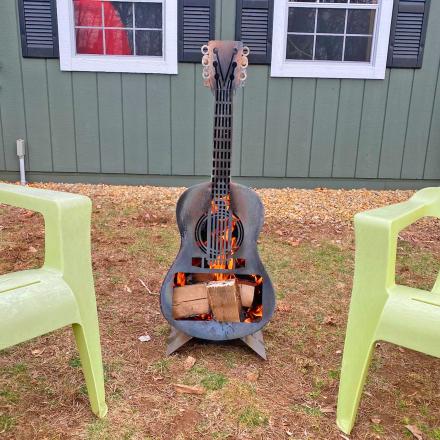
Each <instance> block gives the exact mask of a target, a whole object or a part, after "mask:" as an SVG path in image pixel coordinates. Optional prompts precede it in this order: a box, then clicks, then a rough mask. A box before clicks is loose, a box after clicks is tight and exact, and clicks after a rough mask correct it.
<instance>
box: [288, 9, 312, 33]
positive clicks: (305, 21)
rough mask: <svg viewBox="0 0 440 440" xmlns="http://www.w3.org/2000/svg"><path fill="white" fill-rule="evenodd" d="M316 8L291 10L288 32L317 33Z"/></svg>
mask: <svg viewBox="0 0 440 440" xmlns="http://www.w3.org/2000/svg"><path fill="white" fill-rule="evenodd" d="M315 13H316V9H315V8H289V21H288V25H287V31H288V32H311V33H313V32H314V31H315Z"/></svg>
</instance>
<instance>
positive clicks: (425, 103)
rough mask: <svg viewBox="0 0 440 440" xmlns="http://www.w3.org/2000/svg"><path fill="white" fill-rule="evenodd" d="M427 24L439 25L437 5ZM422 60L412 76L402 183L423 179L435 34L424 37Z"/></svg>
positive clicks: (436, 57)
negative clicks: (420, 65)
mask: <svg viewBox="0 0 440 440" xmlns="http://www.w3.org/2000/svg"><path fill="white" fill-rule="evenodd" d="M429 20H430V23H439V22H440V3H439V2H435V1H432V2H431V7H430V13H429ZM431 29H432V28H431ZM423 59H424V61H423V67H422V69H420V70H416V71H415V72H414V84H413V88H412V97H411V107H410V110H409V118H408V127H407V135H406V140H405V149H404V155H403V164H402V176H401V177H402V178H403V179H421V178H423V170H424V167H425V158H426V150H427V147H428V136H429V127H430V122H431V114H432V108H433V103H434V97H435V89H436V84H437V75H438V70H439V61H440V50H439V47H438V36H437V35H436V33H434V32H430V33H428V34H427V38H426V46H425V51H424V56H423Z"/></svg>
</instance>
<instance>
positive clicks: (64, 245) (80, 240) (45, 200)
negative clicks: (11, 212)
mask: <svg viewBox="0 0 440 440" xmlns="http://www.w3.org/2000/svg"><path fill="white" fill-rule="evenodd" d="M0 203H4V204H7V205H11V206H16V207H19V208H25V209H29V210H30V211H36V212H39V213H41V214H42V215H43V217H44V228H45V263H44V266H45V267H51V268H54V269H57V270H60V271H61V272H63V273H64V272H65V271H66V268H67V267H69V266H70V265H71V264H72V263H75V259H77V258H81V259H83V258H85V259H86V260H87V261H89V262H90V215H91V201H90V199H89V198H88V197H85V196H81V195H77V194H70V193H64V192H58V191H49V190H44V189H37V188H29V187H23V186H18V185H10V184H5V183H0Z"/></svg>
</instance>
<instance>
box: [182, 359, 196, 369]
mask: <svg viewBox="0 0 440 440" xmlns="http://www.w3.org/2000/svg"><path fill="white" fill-rule="evenodd" d="M195 363H196V358H195V357H192V356H188V357H187V358H186V359H185V362H184V364H183V367H184V368H185V370H187V371H188V370H191V368H192V367H193V366H194V364H195Z"/></svg>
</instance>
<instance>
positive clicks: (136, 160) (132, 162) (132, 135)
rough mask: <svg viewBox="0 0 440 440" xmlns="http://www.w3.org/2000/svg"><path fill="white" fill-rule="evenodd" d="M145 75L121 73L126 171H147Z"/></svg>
mask: <svg viewBox="0 0 440 440" xmlns="http://www.w3.org/2000/svg"><path fill="white" fill-rule="evenodd" d="M145 78H146V76H145V75H138V74H130V73H127V74H123V75H122V109H123V113H122V117H123V127H124V164H125V172H126V173H134V174H147V173H148V145H147V104H146V100H147V86H146V80H145Z"/></svg>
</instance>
